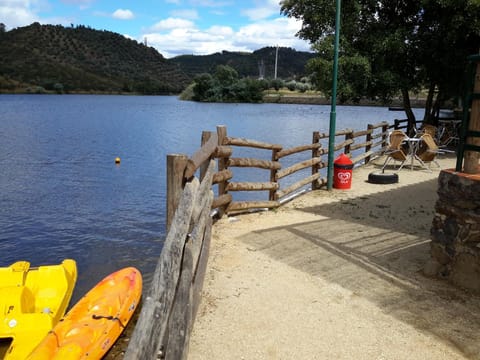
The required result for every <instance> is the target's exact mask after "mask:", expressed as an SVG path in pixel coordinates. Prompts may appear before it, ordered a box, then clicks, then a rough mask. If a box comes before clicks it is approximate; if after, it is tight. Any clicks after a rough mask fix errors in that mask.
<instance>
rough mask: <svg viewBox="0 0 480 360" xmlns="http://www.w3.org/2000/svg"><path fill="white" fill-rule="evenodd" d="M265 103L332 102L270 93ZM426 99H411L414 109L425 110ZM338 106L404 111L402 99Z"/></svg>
mask: <svg viewBox="0 0 480 360" xmlns="http://www.w3.org/2000/svg"><path fill="white" fill-rule="evenodd" d="M263 101H264V102H265V103H278V104H307V105H330V104H331V100H330V99H328V98H326V97H325V96H322V95H316V94H301V93H291V94H289V93H270V94H267V95H265V96H264V97H263ZM425 101H426V100H425V99H423V98H417V99H410V103H411V106H412V108H424V107H425ZM337 104H338V105H353V106H382V107H392V108H396V109H403V102H402V99H398V98H397V99H393V100H392V101H391V102H389V103H388V104H385V103H383V102H381V101H376V100H369V99H362V100H360V101H359V102H358V103H355V102H346V103H338V102H337Z"/></svg>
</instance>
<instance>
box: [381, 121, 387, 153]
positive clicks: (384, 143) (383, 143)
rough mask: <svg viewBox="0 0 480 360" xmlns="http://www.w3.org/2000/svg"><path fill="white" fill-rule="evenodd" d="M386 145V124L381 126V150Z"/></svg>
mask: <svg viewBox="0 0 480 360" xmlns="http://www.w3.org/2000/svg"><path fill="white" fill-rule="evenodd" d="M387 145H388V124H387V123H385V125H383V126H382V148H384V147H386V146H387Z"/></svg>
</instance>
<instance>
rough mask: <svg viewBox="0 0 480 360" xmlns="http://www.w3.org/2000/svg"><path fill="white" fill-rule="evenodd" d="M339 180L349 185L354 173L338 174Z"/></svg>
mask: <svg viewBox="0 0 480 360" xmlns="http://www.w3.org/2000/svg"><path fill="white" fill-rule="evenodd" d="M337 177H338V180H339V181H340V183H342V184H348V183H349V182H350V178H351V177H352V173H351V172H350V171H349V172H339V173H338V174H337Z"/></svg>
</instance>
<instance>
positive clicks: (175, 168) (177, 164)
mask: <svg viewBox="0 0 480 360" xmlns="http://www.w3.org/2000/svg"><path fill="white" fill-rule="evenodd" d="M187 162H188V157H187V156H186V155H182V154H170V155H167V224H166V225H167V233H168V231H169V230H170V225H171V223H172V220H173V216H174V215H175V211H176V210H177V207H178V202H179V200H180V196H181V195H182V190H183V187H184V185H185V178H184V176H183V174H184V172H185V168H186V167H187Z"/></svg>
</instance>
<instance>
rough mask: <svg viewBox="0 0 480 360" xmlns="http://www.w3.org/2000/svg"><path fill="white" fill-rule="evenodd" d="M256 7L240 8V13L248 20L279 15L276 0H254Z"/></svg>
mask: <svg viewBox="0 0 480 360" xmlns="http://www.w3.org/2000/svg"><path fill="white" fill-rule="evenodd" d="M255 4H257V6H256V7H254V8H250V9H244V10H242V15H244V16H246V17H248V18H249V19H250V20H253V21H257V20H262V19H267V18H269V17H270V16H274V15H275V16H278V15H279V12H280V10H279V6H278V0H269V1H255Z"/></svg>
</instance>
